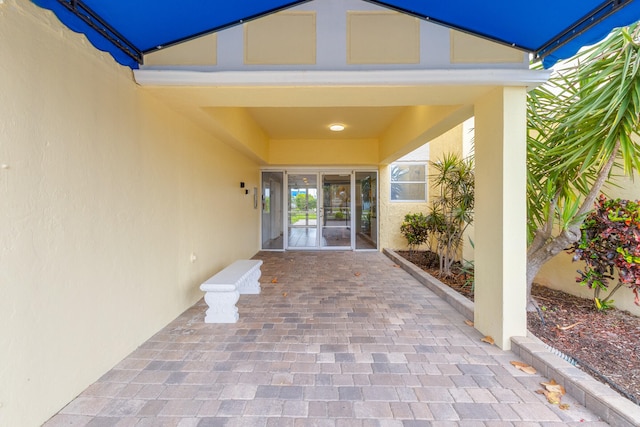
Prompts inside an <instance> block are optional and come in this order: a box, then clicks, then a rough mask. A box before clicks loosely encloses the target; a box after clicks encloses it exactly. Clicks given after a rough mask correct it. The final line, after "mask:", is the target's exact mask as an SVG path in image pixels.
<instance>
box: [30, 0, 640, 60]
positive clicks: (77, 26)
mask: <svg viewBox="0 0 640 427" xmlns="http://www.w3.org/2000/svg"><path fill="white" fill-rule="evenodd" d="M32 1H33V2H34V3H36V4H37V5H39V6H41V7H43V8H46V9H50V10H52V11H53V12H54V13H55V14H56V15H57V16H58V18H59V19H60V21H62V22H63V23H64V24H65V25H66V26H67V27H69V28H70V29H72V30H74V31H77V32H80V33H84V34H85V35H86V36H87V38H88V39H89V40H90V41H91V43H92V44H93V45H94V46H95V47H97V48H98V49H100V50H104V51H106V52H109V53H110V54H111V55H112V56H113V57H114V58H115V59H116V61H118V62H119V63H120V64H123V65H127V66H129V67H131V68H137V67H138V65H139V64H140V63H141V62H142V57H143V55H144V54H145V53H150V52H153V51H154V50H157V49H162V48H164V47H168V46H172V45H174V44H177V43H181V42H183V41H186V40H190V39H192V38H195V37H199V36H202V35H204V34H208V33H212V32H216V31H220V30H222V29H225V28H228V27H230V26H233V25H237V24H241V23H243V22H246V21H248V20H251V19H255V18H259V17H261V16H265V15H267V14H270V13H274V12H277V11H280V10H283V9H287V8H291V7H293V6H296V5H299V4H302V3H306V2H308V1H310V0H298V1H291V0H288V1H285V0H232V1H221V0H182V1H175V0H174V1H169V0H109V1H105V0H32ZM318 1H320V0H318ZM365 1H368V2H369V3H374V4H377V5H380V6H383V7H386V8H389V9H394V10H398V11H401V12H403V13H408V14H411V15H413V16H417V17H419V18H421V19H425V20H428V21H431V22H434V23H438V24H442V25H445V26H448V27H451V28H455V29H457V30H460V31H464V32H467V33H470V34H474V35H477V36H480V37H483V38H486V39H489V40H492V41H495V42H498V43H502V44H506V45H509V46H513V47H515V48H518V49H522V50H524V51H528V52H531V53H533V54H534V55H535V56H536V57H538V58H541V59H542V60H543V64H544V66H545V67H546V68H548V67H551V66H552V65H553V64H555V63H556V62H557V61H558V60H560V59H565V58H569V57H571V56H573V54H575V53H576V52H577V51H578V50H579V49H580V48H581V47H582V46H587V45H590V44H593V43H595V42H597V41H599V40H601V39H603V38H604V37H606V35H607V34H608V33H609V32H610V31H611V30H612V29H613V28H615V27H620V26H624V25H629V24H631V23H633V22H636V21H638V20H640V0H638V1H636V0H608V1H602V0H527V1H513V0H491V1H479V0H447V1H433V0H388V1H376V0H365Z"/></svg>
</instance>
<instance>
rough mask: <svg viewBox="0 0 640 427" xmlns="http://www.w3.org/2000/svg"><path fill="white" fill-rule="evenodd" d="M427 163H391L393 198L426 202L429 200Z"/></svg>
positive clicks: (400, 200)
mask: <svg viewBox="0 0 640 427" xmlns="http://www.w3.org/2000/svg"><path fill="white" fill-rule="evenodd" d="M426 169H427V164H426V163H392V164H391V168H390V171H391V200H394V201H399V202H424V201H426V200H427V174H426Z"/></svg>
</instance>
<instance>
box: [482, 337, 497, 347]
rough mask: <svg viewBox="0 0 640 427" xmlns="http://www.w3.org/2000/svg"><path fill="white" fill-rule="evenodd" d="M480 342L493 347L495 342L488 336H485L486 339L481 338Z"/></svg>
mask: <svg viewBox="0 0 640 427" xmlns="http://www.w3.org/2000/svg"><path fill="white" fill-rule="evenodd" d="M480 341H482V342H486V343H489V344H491V345H494V344H495V343H496V341H495V340H494V339H493V338H491V337H490V336H489V335H487V336H486V337H484V338H482V339H481V340H480Z"/></svg>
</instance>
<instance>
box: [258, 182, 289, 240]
mask: <svg viewBox="0 0 640 427" xmlns="http://www.w3.org/2000/svg"><path fill="white" fill-rule="evenodd" d="M282 176H283V173H282V172H262V249H275V250H278V249H280V250H282V249H284V236H283V232H282V230H283V224H284V221H283V217H282V206H283V200H282V198H283V195H284V194H283V193H284V183H283V178H282Z"/></svg>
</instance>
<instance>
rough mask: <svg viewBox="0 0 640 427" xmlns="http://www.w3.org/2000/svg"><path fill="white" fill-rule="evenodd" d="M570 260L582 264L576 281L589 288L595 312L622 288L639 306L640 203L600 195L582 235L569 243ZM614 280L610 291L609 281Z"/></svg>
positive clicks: (607, 304)
mask: <svg viewBox="0 0 640 427" xmlns="http://www.w3.org/2000/svg"><path fill="white" fill-rule="evenodd" d="M571 252H573V253H574V261H577V260H582V261H584V262H585V263H586V267H585V269H584V271H581V270H578V273H579V274H580V276H579V277H578V278H577V279H576V281H577V282H578V283H580V284H581V285H586V286H588V287H589V288H591V289H593V300H594V303H595V306H596V308H597V309H598V310H606V309H607V308H610V307H611V306H612V304H613V300H612V299H611V298H612V297H613V294H614V293H616V291H617V290H618V289H620V287H622V286H627V287H629V288H631V289H632V290H633V292H634V293H635V296H636V298H635V303H636V304H638V305H640V295H639V292H640V204H638V201H635V202H634V201H629V200H620V199H615V200H609V199H607V198H605V197H604V196H601V197H600V199H599V200H598V202H597V203H596V210H595V211H593V212H591V213H590V214H589V216H588V217H587V219H586V220H585V222H584V224H583V225H582V236H581V238H580V240H579V241H578V242H576V243H574V244H573V246H572V248H571ZM616 271H617V272H618V280H617V283H616V285H615V287H614V288H613V290H612V291H611V292H610V293H609V294H608V295H607V296H606V297H601V296H600V294H601V292H603V291H604V292H606V291H608V287H609V282H610V281H615V274H616Z"/></svg>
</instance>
